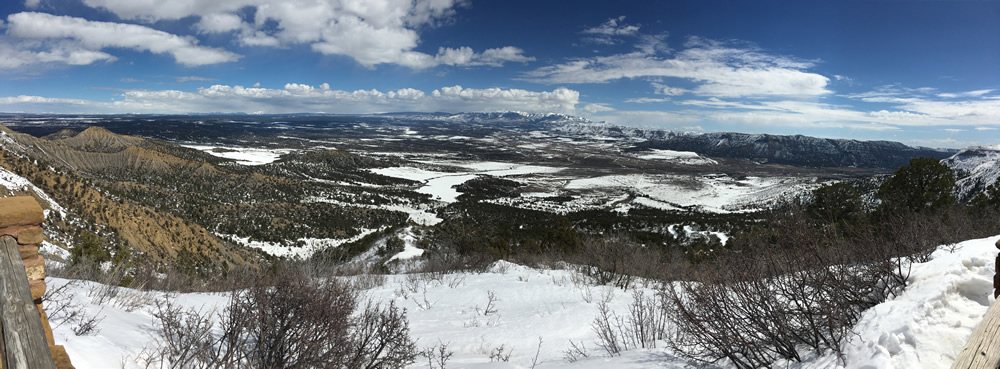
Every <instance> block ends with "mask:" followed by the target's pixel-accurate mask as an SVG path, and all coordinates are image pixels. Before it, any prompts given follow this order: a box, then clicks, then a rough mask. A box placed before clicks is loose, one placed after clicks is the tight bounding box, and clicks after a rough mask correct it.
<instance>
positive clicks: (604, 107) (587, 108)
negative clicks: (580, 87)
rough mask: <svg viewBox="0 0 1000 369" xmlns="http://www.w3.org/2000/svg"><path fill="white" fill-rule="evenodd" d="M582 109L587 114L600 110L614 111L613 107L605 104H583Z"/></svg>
mask: <svg viewBox="0 0 1000 369" xmlns="http://www.w3.org/2000/svg"><path fill="white" fill-rule="evenodd" d="M583 111H584V112H585V113H588V114H596V113H601V112H608V111H615V108H612V107H610V106H608V105H607V104H587V105H584V106H583Z"/></svg>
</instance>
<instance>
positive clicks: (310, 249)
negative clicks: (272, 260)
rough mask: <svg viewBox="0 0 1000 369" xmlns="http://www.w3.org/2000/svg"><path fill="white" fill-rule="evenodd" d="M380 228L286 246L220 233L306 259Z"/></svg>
mask: <svg viewBox="0 0 1000 369" xmlns="http://www.w3.org/2000/svg"><path fill="white" fill-rule="evenodd" d="M377 231H379V229H362V230H361V233H359V234H357V235H355V236H353V237H350V238H300V239H298V240H297V242H301V243H303V244H304V246H301V247H300V246H285V245H282V244H280V243H276V242H266V241H257V240H251V239H250V238H249V237H239V236H235V235H228V234H219V235H218V236H219V237H221V238H226V239H231V240H233V241H235V242H236V243H238V244H240V245H242V246H244V247H250V248H255V249H260V250H261V251H264V252H266V253H268V254H270V255H274V256H278V257H287V258H299V259H305V258H308V257H310V256H312V254H314V253H316V252H317V251H319V250H322V249H325V248H327V247H336V246H340V245H343V244H345V243H350V242H354V241H357V240H360V239H362V238H364V237H365V236H367V235H369V234H372V233H375V232H377Z"/></svg>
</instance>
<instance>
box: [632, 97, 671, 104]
mask: <svg viewBox="0 0 1000 369" xmlns="http://www.w3.org/2000/svg"><path fill="white" fill-rule="evenodd" d="M668 101H670V99H666V98H662V99H657V98H652V97H638V98H634V99H627V100H625V102H627V103H635V104H648V103H662V102H668Z"/></svg>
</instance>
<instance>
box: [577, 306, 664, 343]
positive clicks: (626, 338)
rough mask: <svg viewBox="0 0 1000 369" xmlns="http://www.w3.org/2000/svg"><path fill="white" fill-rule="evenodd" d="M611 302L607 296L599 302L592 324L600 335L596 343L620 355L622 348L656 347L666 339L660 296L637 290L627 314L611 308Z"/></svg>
mask: <svg viewBox="0 0 1000 369" xmlns="http://www.w3.org/2000/svg"><path fill="white" fill-rule="evenodd" d="M608 303H609V299H608V298H605V299H603V300H601V301H600V302H598V304H597V311H598V314H597V317H596V318H594V321H593V322H592V323H591V329H592V330H593V331H594V333H596V334H597V337H598V341H597V345H598V346H599V347H600V348H601V349H603V350H604V352H606V353H607V354H608V355H610V356H618V355H620V354H621V352H622V351H627V350H632V349H637V348H655V347H656V341H658V340H663V339H665V338H666V332H667V330H666V323H667V315H666V310H665V309H664V308H663V304H662V300H661V299H660V298H659V297H658V296H656V297H651V296H646V295H645V293H644V292H643V291H641V290H636V291H634V292H633V293H632V303H631V304H629V309H628V310H629V311H628V315H627V316H625V317H622V316H620V315H618V314H617V313H615V312H614V311H612V310H611V308H610V307H609V306H608ZM570 343H572V341H571V342H570Z"/></svg>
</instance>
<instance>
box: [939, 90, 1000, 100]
mask: <svg viewBox="0 0 1000 369" xmlns="http://www.w3.org/2000/svg"><path fill="white" fill-rule="evenodd" d="M993 91H994V90H975V91H967V92H959V93H940V94H937V96H938V97H940V98H945V99H956V98H960V97H981V96H983V95H986V94H988V93H990V92H993Z"/></svg>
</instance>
